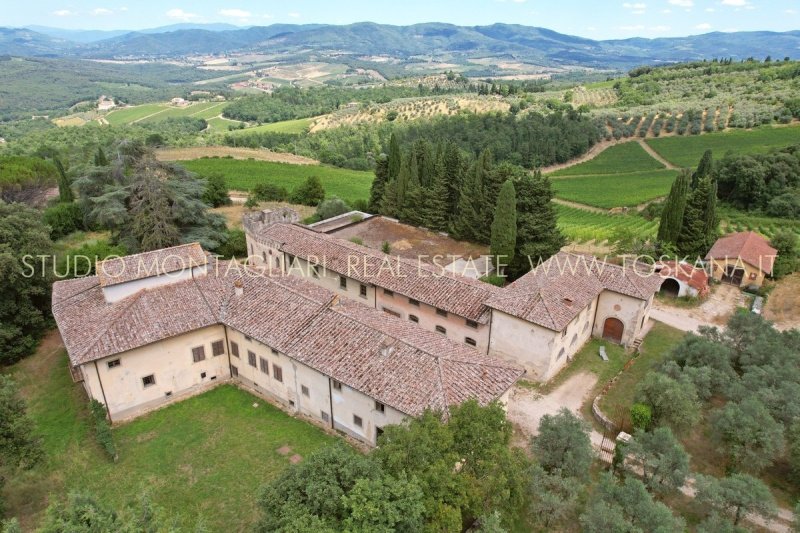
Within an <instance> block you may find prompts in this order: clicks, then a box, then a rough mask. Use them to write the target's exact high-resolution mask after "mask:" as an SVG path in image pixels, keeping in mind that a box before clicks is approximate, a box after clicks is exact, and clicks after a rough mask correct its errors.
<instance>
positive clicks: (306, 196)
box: [289, 176, 325, 207]
mask: <svg viewBox="0 0 800 533" xmlns="http://www.w3.org/2000/svg"><path fill="white" fill-rule="evenodd" d="M324 199H325V188H324V187H323V186H322V182H320V180H319V178H318V177H317V176H309V177H308V179H307V180H306V181H305V183H303V184H302V185H300V186H299V187H297V188H296V189H295V190H294V191H292V195H291V196H290V197H289V200H290V201H291V202H292V203H293V204H302V205H310V206H312V207H316V206H318V205H319V204H320V202H322V201H323V200H324Z"/></svg>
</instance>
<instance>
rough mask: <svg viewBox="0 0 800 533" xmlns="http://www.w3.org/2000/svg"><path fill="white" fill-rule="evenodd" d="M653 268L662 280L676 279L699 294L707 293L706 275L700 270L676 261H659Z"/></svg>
mask: <svg viewBox="0 0 800 533" xmlns="http://www.w3.org/2000/svg"><path fill="white" fill-rule="evenodd" d="M655 266H656V268H657V269H659V272H658V273H659V275H660V276H661V277H662V278H675V279H678V280H680V281H682V282H684V283H686V284H687V285H689V286H690V287H692V288H694V289H697V290H698V291H700V293H704V292H706V291H708V274H707V273H706V271H705V270H703V269H702V268H697V267H695V266H693V265H690V264H689V263H678V262H676V261H659V262H658V263H656V265H655Z"/></svg>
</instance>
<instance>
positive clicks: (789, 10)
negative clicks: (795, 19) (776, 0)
mask: <svg viewBox="0 0 800 533" xmlns="http://www.w3.org/2000/svg"><path fill="white" fill-rule="evenodd" d="M784 13H786V14H787V15H797V10H796V9H787V10H786V11H784Z"/></svg>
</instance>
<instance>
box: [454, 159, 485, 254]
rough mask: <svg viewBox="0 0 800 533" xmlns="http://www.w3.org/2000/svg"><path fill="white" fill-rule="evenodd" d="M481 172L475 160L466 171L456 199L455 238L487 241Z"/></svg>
mask: <svg viewBox="0 0 800 533" xmlns="http://www.w3.org/2000/svg"><path fill="white" fill-rule="evenodd" d="M482 176H483V172H482V170H481V169H480V167H479V166H478V164H477V162H476V164H475V165H473V167H472V168H471V169H470V170H469V172H467V175H466V177H465V179H464V184H463V186H462V187H461V195H460V197H459V200H458V207H457V208H456V212H455V217H454V219H453V228H452V233H453V236H454V237H455V238H456V239H460V240H464V241H473V242H483V243H486V242H488V238H487V237H488V235H486V234H487V232H486V231H485V228H484V219H483V210H484V206H485V202H484V199H483V183H482V182H481V178H482Z"/></svg>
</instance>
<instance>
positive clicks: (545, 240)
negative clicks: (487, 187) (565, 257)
mask: <svg viewBox="0 0 800 533" xmlns="http://www.w3.org/2000/svg"><path fill="white" fill-rule="evenodd" d="M514 185H515V188H516V191H517V246H516V250H515V251H514V261H512V263H511V265H510V272H511V275H512V276H513V277H519V276H522V275H523V274H525V273H526V272H528V271H529V270H530V269H531V264H533V265H536V264H537V263H538V261H540V260H541V261H544V260H546V259H547V258H549V257H550V256H552V255H554V254H556V253H557V252H558V251H559V250H560V249H561V247H562V246H564V245H565V244H566V242H567V241H566V239H565V238H564V235H562V233H561V230H559V229H558V225H557V219H556V211H555V208H554V207H553V202H552V201H551V200H552V199H553V190H552V189H551V187H550V180H548V179H547V178H546V177H544V176H542V173H541V172H540V171H538V170H537V171H536V172H534V173H533V174H531V173H527V172H526V173H525V174H524V176H523V177H522V179H520V180H519V181H518V182H516V183H515V184H514Z"/></svg>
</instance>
